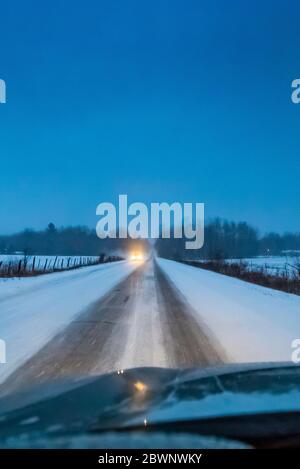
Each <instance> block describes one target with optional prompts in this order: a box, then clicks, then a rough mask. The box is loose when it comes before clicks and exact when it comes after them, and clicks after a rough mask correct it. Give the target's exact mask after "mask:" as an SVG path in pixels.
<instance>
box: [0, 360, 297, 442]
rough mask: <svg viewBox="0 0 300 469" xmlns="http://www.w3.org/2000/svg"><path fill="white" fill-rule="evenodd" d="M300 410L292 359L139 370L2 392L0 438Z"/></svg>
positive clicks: (162, 425) (141, 427) (166, 425)
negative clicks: (19, 390) (187, 368)
mask: <svg viewBox="0 0 300 469" xmlns="http://www.w3.org/2000/svg"><path fill="white" fill-rule="evenodd" d="M299 411H300V368H298V367H297V366H295V365H291V364H289V363H269V364H251V365H249V364H243V365H227V366H221V367H211V368H204V369H203V368H201V369H189V370H174V369H162V368H136V369H131V370H118V371H116V372H114V373H110V374H108V375H103V376H97V377H92V378H91V377H90V378H87V379H83V380H78V379H72V380H69V381H68V382H60V383H50V384H49V385H48V386H47V387H41V388H36V389H33V390H30V392H24V393H23V394H20V393H19V394H14V395H10V396H8V397H3V398H2V399H1V400H0V438H7V437H9V436H16V435H20V434H22V435H24V434H30V433H35V434H36V433H39V434H41V432H42V433H43V434H44V435H45V434H46V435H47V434H48V435H59V434H66V433H73V434H74V433H82V432H87V431H88V432H108V431H118V432H120V431H128V430H137V429H138V430H141V431H143V430H145V429H147V430H151V429H156V430H157V429H160V428H164V429H165V428H169V429H170V428H174V426H175V427H176V426H177V427H178V425H179V427H178V428H181V427H180V425H181V423H184V422H187V421H188V422H197V425H199V422H201V421H203V422H208V421H210V420H212V421H213V420H215V419H216V418H217V419H220V418H224V417H225V418H226V417H241V416H243V417H245V416H246V417H247V416H249V415H253V414H256V415H257V414H266V413H267V414H272V413H286V412H288V413H289V412H299ZM175 424H176V425H175ZM210 432H211V430H209V431H208V433H210ZM204 433H205V432H204ZM206 433H207V432H206ZM216 433H217V432H216V431H214V432H213V434H216Z"/></svg>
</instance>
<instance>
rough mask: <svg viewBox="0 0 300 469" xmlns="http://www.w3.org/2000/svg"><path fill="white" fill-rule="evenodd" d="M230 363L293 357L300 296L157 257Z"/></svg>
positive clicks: (299, 327)
mask: <svg viewBox="0 0 300 469" xmlns="http://www.w3.org/2000/svg"><path fill="white" fill-rule="evenodd" d="M158 263H159V265H160V267H161V268H162V269H163V270H164V271H165V273H166V274H167V275H168V276H169V278H170V279H171V280H172V281H173V283H174V284H175V285H176V287H177V288H178V289H179V290H180V291H181V293H182V294H183V295H184V296H185V297H186V300H187V301H188V302H189V303H190V305H191V306H192V307H193V309H194V311H195V315H196V316H197V317H198V319H199V320H201V321H202V322H204V323H205V324H206V325H207V327H208V328H209V329H210V330H211V332H212V333H213V334H214V336H215V337H216V339H217V340H218V341H219V343H220V344H221V346H223V349H224V350H225V352H226V354H227V357H228V361H229V362H260V361H282V360H285V361H290V360H291V354H292V351H293V349H292V348H291V343H292V341H293V340H294V339H296V338H300V297H299V296H296V295H292V294H288V293H284V292H279V291H277V290H271V289H268V288H265V287H261V286H258V285H254V284H251V283H247V282H243V281H241V280H238V279H235V278H231V277H227V276H225V275H220V274H217V273H215V272H210V271H207V270H204V269H200V268H197V267H191V266H187V265H184V264H180V263H178V262H174V261H169V260H166V259H158Z"/></svg>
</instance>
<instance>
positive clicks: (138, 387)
mask: <svg viewBox="0 0 300 469" xmlns="http://www.w3.org/2000/svg"><path fill="white" fill-rule="evenodd" d="M134 387H135V389H136V390H137V391H138V392H141V393H144V392H146V391H147V389H148V386H147V384H145V383H142V381H137V382H136V383H134Z"/></svg>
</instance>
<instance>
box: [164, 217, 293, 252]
mask: <svg viewBox="0 0 300 469" xmlns="http://www.w3.org/2000/svg"><path fill="white" fill-rule="evenodd" d="M185 241H186V240H185V239H174V238H172V237H171V238H170V239H162V238H160V239H158V240H157V242H156V249H157V252H158V254H159V255H161V256H162V257H168V258H174V259H225V258H233V259H234V258H237V259H239V258H246V257H254V256H259V255H261V256H267V255H272V256H276V255H280V254H284V253H285V252H286V251H290V252H294V253H296V252H297V251H299V253H300V233H285V234H278V233H274V232H271V233H267V234H264V235H259V232H258V230H257V229H256V228H254V227H252V226H251V225H249V224H248V223H246V222H239V223H236V222H232V221H228V220H222V219H220V218H215V219H213V220H211V221H210V222H209V223H207V224H206V226H205V228H204V246H203V247H202V249H200V250H199V251H196V250H195V251H193V250H186V249H185Z"/></svg>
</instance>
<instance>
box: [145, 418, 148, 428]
mask: <svg viewBox="0 0 300 469" xmlns="http://www.w3.org/2000/svg"><path fill="white" fill-rule="evenodd" d="M147 425H148V421H147V419H144V427H147Z"/></svg>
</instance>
